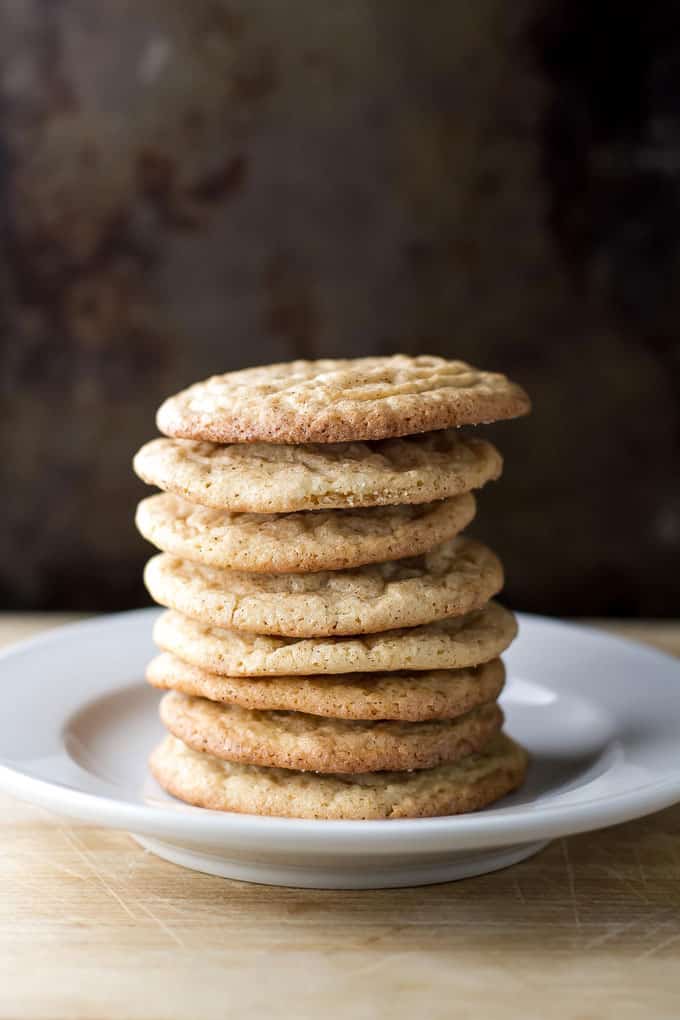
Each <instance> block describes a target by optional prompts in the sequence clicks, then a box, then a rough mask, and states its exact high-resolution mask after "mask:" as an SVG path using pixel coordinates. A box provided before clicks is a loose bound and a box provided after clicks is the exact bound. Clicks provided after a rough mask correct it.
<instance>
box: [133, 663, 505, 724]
mask: <svg viewBox="0 0 680 1020" xmlns="http://www.w3.org/2000/svg"><path fill="white" fill-rule="evenodd" d="M146 677H147V680H148V681H149V683H150V684H153V686H154V687H159V688H160V689H161V690H175V691H181V692H182V693H183V694H190V695H192V696H194V697H200V698H208V699H210V700H211V701H220V702H226V703H228V704H232V705H240V706H241V707H242V708H249V709H259V710H264V711H280V712H306V713H307V714H308V715H322V716H328V717H329V718H331V719H397V720H401V721H402V722H424V721H425V720H428V719H455V718H456V716H459V715H464V714H465V713H466V712H469V711H470V710H471V709H473V708H476V707H477V705H485V704H487V702H489V701H495V700H496V699H497V698H498V697H499V695H500V693H501V691H502V689H503V682H504V679H505V670H504V668H503V663H502V662H501V660H500V659H493V660H492V661H491V662H486V663H484V664H483V665H481V666H473V667H471V668H469V669H438V670H430V671H429V672H428V671H423V672H420V673H345V674H344V675H340V676H324V677H314V676H305V677H300V676H283V677H235V676H220V674H218V673H210V672H208V670H205V669H201V668H200V666H192V665H191V663H188V662H183V661H182V660H181V659H178V658H177V656H175V655H171V654H170V653H169V652H163V654H161V655H157V656H156V657H155V658H154V659H152V660H151V662H150V663H149V666H148V668H147V671H146Z"/></svg>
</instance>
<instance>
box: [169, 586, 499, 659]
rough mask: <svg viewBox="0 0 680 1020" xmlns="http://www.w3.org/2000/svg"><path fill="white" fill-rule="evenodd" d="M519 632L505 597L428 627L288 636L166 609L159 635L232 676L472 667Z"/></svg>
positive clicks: (183, 653) (186, 655) (185, 655)
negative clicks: (249, 630)
mask: <svg viewBox="0 0 680 1020" xmlns="http://www.w3.org/2000/svg"><path fill="white" fill-rule="evenodd" d="M516 633H517V622H516V620H515V617H514V616H513V614H512V613H511V612H509V611H508V610H507V609H504V608H503V607H502V606H500V605H499V604H498V603H497V602H489V603H488V605H486V606H484V608H483V609H479V610H477V611H476V612H474V613H469V614H468V615H467V616H451V617H449V618H448V619H446V620H438V621H437V622H436V623H428V624H425V625H424V626H422V627H408V628H406V629H404V630H391V631H382V632H381V633H378V634H367V635H364V636H360V637H346V638H334V637H327V638H282V637H271V636H267V635H263V634H245V633H241V632H239V631H233V630H224V629H222V628H220V627H210V626H208V625H206V624H201V623H199V622H198V621H196V620H191V619H189V617H188V616H183V615H182V614H181V613H177V612H174V611H173V610H170V611H168V612H165V613H162V614H161V616H160V617H159V618H158V619H157V620H156V623H155V626H154V632H153V636H154V641H155V642H156V644H157V645H158V646H159V647H160V648H161V649H162V650H163V651H166V652H172V653H173V654H174V655H177V656H178V657H179V658H180V659H183V660H184V661H185V662H189V663H191V664H193V665H194V666H200V667H202V668H203V669H207V670H209V671H210V672H211V673H220V674H225V675H226V676H287V675H290V676H311V675H317V674H327V673H331V674H333V673H373V672H381V673H382V672H391V671H392V670H399V671H404V670H430V669H465V668H467V667H468V666H478V665H479V664H480V663H481V662H488V661H489V660H490V659H495V658H496V657H497V656H498V655H500V654H501V652H502V651H504V649H505V648H507V647H508V645H509V644H510V643H511V641H512V640H513V638H514V637H515V635H516Z"/></svg>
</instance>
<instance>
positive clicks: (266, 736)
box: [160, 691, 503, 773]
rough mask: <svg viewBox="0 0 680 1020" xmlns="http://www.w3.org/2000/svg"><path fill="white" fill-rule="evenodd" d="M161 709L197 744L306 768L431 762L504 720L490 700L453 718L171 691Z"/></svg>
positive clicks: (232, 755) (235, 756)
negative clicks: (311, 710)
mask: <svg viewBox="0 0 680 1020" xmlns="http://www.w3.org/2000/svg"><path fill="white" fill-rule="evenodd" d="M160 712H161V720H162V722H163V725H164V726H165V727H166V729H168V730H169V731H170V733H172V734H173V736H175V737H178V738H179V739H180V740H181V741H182V742H183V743H184V744H186V745H187V746H188V747H191V748H193V749H194V751H201V752H204V753H207V754H212V755H214V756H215V757H216V758H224V759H226V760H227V761H237V762H241V763H242V764H245V765H263V766H268V767H272V768H283V769H299V770H301V771H304V772H342V773H352V772H377V771H394V770H403V769H426V768H434V766H435V765H442V764H444V763H445V762H451V761H457V760H458V759H459V758H464V757H465V756H466V755H468V754H473V753H474V752H475V751H479V750H481V748H483V747H484V745H485V744H487V743H488V742H489V740H490V739H491V737H492V736H493V735H494V734H495V733H497V732H498V731H499V730H500V728H501V726H502V725H503V713H502V711H501V709H500V708H499V707H498V705H496V704H495V703H493V702H492V703H491V704H487V705H480V706H479V707H478V708H473V709H472V711H470V712H467V713H466V714H465V715H462V716H459V717H458V718H457V719H444V720H436V721H431V722H420V723H402V722H394V721H391V720H390V721H384V720H378V721H373V722H366V721H359V720H347V719H326V718H323V717H321V716H318V715H305V714H303V713H302V712H254V711H249V710H248V709H246V708H240V707H239V706H238V705H221V704H217V703H216V702H214V701H207V700H206V699H205V698H192V697H189V696H187V695H186V694H180V693H178V692H177V691H171V692H170V693H169V694H166V695H165V696H164V697H163V700H162V701H161V708H160Z"/></svg>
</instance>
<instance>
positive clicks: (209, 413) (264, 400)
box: [156, 354, 531, 443]
mask: <svg viewBox="0 0 680 1020" xmlns="http://www.w3.org/2000/svg"><path fill="white" fill-rule="evenodd" d="M530 406H531V405H530V403H529V398H528V397H527V395H526V393H525V392H524V390H522V389H521V388H520V387H519V386H517V385H515V383H512V382H510V380H509V379H507V378H506V377H505V376H504V375H500V374H498V373H495V372H482V371H480V370H479V369H477V368H473V367H472V365H468V364H466V363H465V362H464V361H447V360H446V359H445V358H438V357H431V356H429V355H420V356H418V357H410V356H408V355H404V354H395V355H392V356H391V357H374V358H353V359H343V360H332V359H324V360H321V361H292V362H286V363H283V364H277V365H265V366H263V367H261V368H247V369H244V370H242V371H239V372H228V373H227V374H226V375H220V376H213V377H212V378H211V379H206V380H205V381H204V382H199V383H195V384H194V385H193V386H190V387H189V388H188V389H186V390H183V391H182V392H181V393H178V394H176V395H175V396H173V397H169V398H168V399H167V400H166V401H165V402H164V403H163V404H162V405H161V407H160V409H159V411H158V415H157V417H156V423H157V425H158V428H159V430H160V431H161V432H163V433H165V435H168V436H177V437H183V438H185V439H208V440H211V441H212V442H216V443H243V442H248V443H250V442H267V443H339V442H348V441H349V442H352V441H354V440H357V439H385V438H388V437H392V436H404V435H410V434H413V433H417V432H430V431H433V430H435V429H445V428H450V427H452V426H456V427H457V426H459V425H478V424H481V423H483V422H492V421H498V420H499V419H501V418H515V417H517V416H518V415H521V414H527V413H528V411H529V409H530Z"/></svg>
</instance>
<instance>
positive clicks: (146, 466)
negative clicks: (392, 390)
mask: <svg viewBox="0 0 680 1020" xmlns="http://www.w3.org/2000/svg"><path fill="white" fill-rule="evenodd" d="M133 463H134V469H135V471H136V472H137V474H138V475H139V477H140V478H141V479H142V480H143V481H145V482H148V483H149V485H157V486H158V488H159V489H164V490H165V491H167V492H173V493H175V495H178V496H183V497H184V498H185V499H187V500H189V502H191V503H198V504H200V505H201V506H208V507H213V508H214V509H217V510H230V511H232V512H239V513H258V514H272V513H290V512H292V511H296V510H334V509H346V508H348V507H350V508H351V507H371V506H373V507H375V506H392V505H396V504H400V503H431V502H432V501H433V500H438V499H448V498H449V497H451V496H459V495H461V493H463V492H469V491H470V490H471V489H478V488H480V486H482V485H484V484H485V483H486V482H488V481H490V480H492V479H494V478H498V477H499V475H500V473H501V469H502V465H503V461H502V459H501V455H500V454H499V452H498V450H497V449H496V448H495V447H494V446H492V445H491V443H487V442H486V441H485V440H484V439H474V438H472V437H470V436H468V435H465V434H463V435H461V434H460V433H458V432H456V430H455V429H450V430H448V431H445V432H429V433H427V434H426V435H424V436H408V437H406V438H404V439H386V440H383V441H382V442H378V443H334V444H331V445H328V446H323V445H321V444H318V443H317V444H315V445H314V444H312V445H309V446H275V445H272V444H271V443H252V444H249V443H241V444H238V443H232V444H231V445H227V446H219V445H217V444H215V443H204V442H194V441H192V440H189V439H153V440H152V441H151V442H150V443H147V444H146V445H145V446H143V447H142V448H141V450H139V451H138V452H137V454H136V456H135V458H134V462H133Z"/></svg>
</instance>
